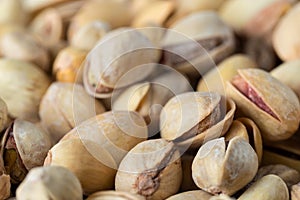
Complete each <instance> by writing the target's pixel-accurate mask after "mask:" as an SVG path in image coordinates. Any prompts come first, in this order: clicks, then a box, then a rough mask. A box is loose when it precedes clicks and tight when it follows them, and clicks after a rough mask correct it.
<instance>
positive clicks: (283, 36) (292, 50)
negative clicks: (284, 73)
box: [272, 3, 300, 61]
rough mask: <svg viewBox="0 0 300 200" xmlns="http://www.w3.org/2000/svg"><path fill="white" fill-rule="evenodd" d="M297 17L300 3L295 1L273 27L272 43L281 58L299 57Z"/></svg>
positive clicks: (286, 59) (291, 58)
mask: <svg viewBox="0 0 300 200" xmlns="http://www.w3.org/2000/svg"><path fill="white" fill-rule="evenodd" d="M299 18H300V3H297V4H296V5H295V6H293V7H292V8H291V9H290V10H289V11H288V12H287V14H286V15H284V16H283V17H282V18H281V19H280V21H279V23H278V25H277V26H276V27H275V30H274V32H273V36H272V43H273V47H274V49H275V51H276V53H277V55H278V56H279V57H280V58H281V60H284V61H288V60H295V59H297V58H300V53H299V51H298V50H297V49H298V48H299V45H300V40H299V37H298V35H299V33H300V28H299V26H297V24H298V23H297V21H298V19H299Z"/></svg>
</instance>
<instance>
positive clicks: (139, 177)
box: [115, 139, 182, 200]
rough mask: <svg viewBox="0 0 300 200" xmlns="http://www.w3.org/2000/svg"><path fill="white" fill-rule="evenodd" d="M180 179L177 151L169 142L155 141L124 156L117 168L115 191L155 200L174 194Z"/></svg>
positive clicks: (136, 147) (137, 147)
mask: <svg viewBox="0 0 300 200" xmlns="http://www.w3.org/2000/svg"><path fill="white" fill-rule="evenodd" d="M181 179H182V169H181V161H180V154H179V151H178V150H177V149H176V148H175V145H174V144H173V143H172V142H168V141H166V140H164V139H155V140H147V141H144V142H141V143H139V144H138V145H136V146H135V147H134V148H132V149H131V150H130V151H129V152H128V154H127V155H126V156H125V157H124V159H123V160H122V162H121V164H120V166H119V169H118V172H117V175H116V181H115V187H116V190H117V191H127V192H131V193H134V194H140V195H143V196H145V197H146V198H147V199H149V200H151V199H153V200H156V199H157V200H158V199H166V198H167V197H169V196H171V195H174V194H176V193H177V192H178V190H179V188H180V183H181Z"/></svg>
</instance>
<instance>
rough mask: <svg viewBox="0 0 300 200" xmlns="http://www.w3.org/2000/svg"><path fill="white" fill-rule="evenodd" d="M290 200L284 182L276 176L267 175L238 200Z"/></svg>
mask: <svg viewBox="0 0 300 200" xmlns="http://www.w3.org/2000/svg"><path fill="white" fill-rule="evenodd" d="M253 199H257V200H260V199H261V200H288V199H289V191H288V188H287V186H286V184H285V183H284V181H283V180H282V179H281V178H280V177H279V176H276V175H273V174H271V175H266V176H264V177H262V178H261V179H259V180H258V181H256V182H255V183H254V184H253V185H252V186H251V187H250V188H249V189H247V190H246V192H244V193H243V194H242V195H241V196H240V197H239V198H238V200H253Z"/></svg>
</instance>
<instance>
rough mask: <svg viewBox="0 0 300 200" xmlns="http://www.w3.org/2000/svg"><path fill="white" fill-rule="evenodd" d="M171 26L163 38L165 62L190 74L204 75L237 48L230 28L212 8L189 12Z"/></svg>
mask: <svg viewBox="0 0 300 200" xmlns="http://www.w3.org/2000/svg"><path fill="white" fill-rule="evenodd" d="M170 28H171V30H168V31H167V33H166V35H165V37H164V39H163V41H162V47H163V49H164V51H163V58H164V59H163V63H164V64H167V65H168V66H171V67H174V68H175V69H178V70H179V71H182V72H185V73H188V74H195V73H196V74H197V73H198V74H199V73H201V74H202V75H203V74H204V73H205V72H207V71H208V70H209V69H210V68H211V67H212V66H214V65H215V64H214V62H216V63H217V62H219V61H221V60H222V59H224V58H225V57H227V56H228V55H230V54H231V53H232V52H233V50H234V48H235V44H234V36H233V33H232V31H231V29H230V28H229V27H227V26H226V25H225V24H224V23H223V22H222V21H221V19H220V18H219V16H218V15H217V14H216V13H215V12H213V11H203V12H198V13H194V14H190V15H188V16H186V17H184V18H183V19H181V20H179V21H178V22H176V23H174V24H173V25H172V26H171V27H170ZM213 61H214V62H213ZM199 75H200V74H199ZM199 75H198V77H199Z"/></svg>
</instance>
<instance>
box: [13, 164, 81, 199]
mask: <svg viewBox="0 0 300 200" xmlns="http://www.w3.org/2000/svg"><path fill="white" fill-rule="evenodd" d="M17 198H18V199H20V200H27V199H32V200H40V199H61V200H67V199H74V200H82V188H81V185H80V182H79V180H78V179H77V178H76V176H75V175H74V174H73V173H72V172H70V171H69V170H67V169H66V168H63V167H59V166H49V167H38V168H35V169H32V170H31V171H30V172H29V173H28V175H27V176H26V178H25V180H24V181H23V182H22V183H21V184H20V186H19V187H18V189H17Z"/></svg>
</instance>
